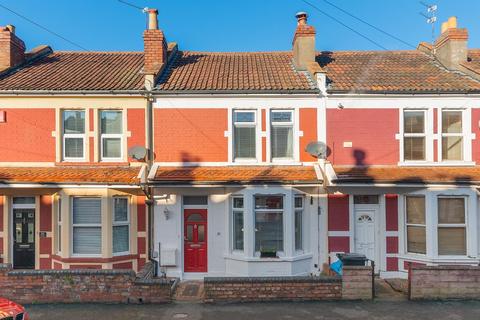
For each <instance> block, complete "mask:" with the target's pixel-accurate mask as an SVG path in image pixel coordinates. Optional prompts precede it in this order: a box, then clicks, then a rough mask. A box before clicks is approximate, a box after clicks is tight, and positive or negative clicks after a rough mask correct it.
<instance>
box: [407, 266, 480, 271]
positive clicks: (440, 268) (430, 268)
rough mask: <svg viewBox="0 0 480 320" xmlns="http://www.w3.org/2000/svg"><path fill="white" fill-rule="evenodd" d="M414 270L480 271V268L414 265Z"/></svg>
mask: <svg viewBox="0 0 480 320" xmlns="http://www.w3.org/2000/svg"><path fill="white" fill-rule="evenodd" d="M411 268H412V270H479V271H480V266H468V265H458V266H455V265H450V266H422V265H412V267H411Z"/></svg>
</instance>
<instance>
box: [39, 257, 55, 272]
mask: <svg viewBox="0 0 480 320" xmlns="http://www.w3.org/2000/svg"><path fill="white" fill-rule="evenodd" d="M40 269H42V270H49V269H52V259H49V258H40Z"/></svg>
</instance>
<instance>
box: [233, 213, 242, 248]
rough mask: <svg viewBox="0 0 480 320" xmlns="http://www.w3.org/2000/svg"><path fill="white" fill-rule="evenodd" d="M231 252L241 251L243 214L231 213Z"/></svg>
mask: <svg viewBox="0 0 480 320" xmlns="http://www.w3.org/2000/svg"><path fill="white" fill-rule="evenodd" d="M233 250H243V212H242V211H234V212H233Z"/></svg>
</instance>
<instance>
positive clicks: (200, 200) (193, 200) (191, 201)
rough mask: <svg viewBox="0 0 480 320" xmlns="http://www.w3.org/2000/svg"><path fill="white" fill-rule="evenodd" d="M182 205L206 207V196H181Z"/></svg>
mask: <svg viewBox="0 0 480 320" xmlns="http://www.w3.org/2000/svg"><path fill="white" fill-rule="evenodd" d="M183 204H184V205H187V206H193V205H198V206H206V205H207V204H208V197H207V196H183Z"/></svg>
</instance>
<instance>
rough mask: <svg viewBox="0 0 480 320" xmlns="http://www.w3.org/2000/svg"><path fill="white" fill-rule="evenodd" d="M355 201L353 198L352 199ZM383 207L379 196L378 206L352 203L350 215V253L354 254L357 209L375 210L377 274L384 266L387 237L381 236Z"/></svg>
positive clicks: (381, 198) (375, 259)
mask: <svg viewBox="0 0 480 320" xmlns="http://www.w3.org/2000/svg"><path fill="white" fill-rule="evenodd" d="M351 198H352V200H353V197H351ZM382 207H383V197H382V196H381V195H379V203H378V204H354V203H353V201H351V208H352V209H351V210H352V212H351V214H350V222H351V238H350V239H351V240H350V251H351V252H354V251H355V247H356V243H355V233H356V223H357V221H356V220H357V219H356V215H357V209H359V210H374V216H373V222H374V246H375V247H374V252H375V257H374V261H375V273H379V272H380V270H381V266H383V261H382V254H381V252H382V248H383V246H382V241H385V236H383V237H382V235H381V232H380V231H381V229H382V228H381V226H382V223H381V221H380V220H381V217H382V214H381V213H382Z"/></svg>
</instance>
